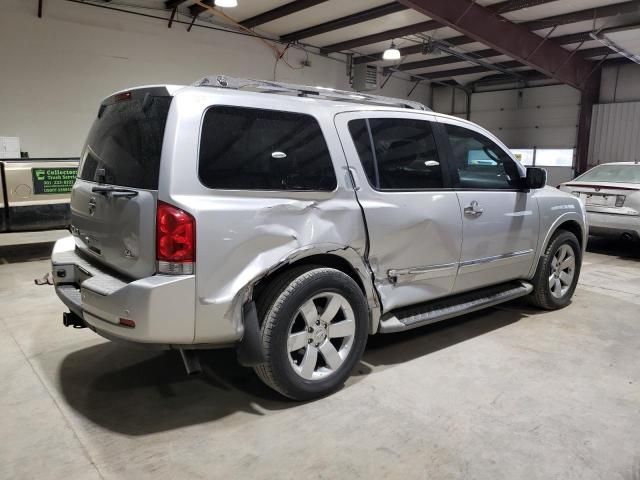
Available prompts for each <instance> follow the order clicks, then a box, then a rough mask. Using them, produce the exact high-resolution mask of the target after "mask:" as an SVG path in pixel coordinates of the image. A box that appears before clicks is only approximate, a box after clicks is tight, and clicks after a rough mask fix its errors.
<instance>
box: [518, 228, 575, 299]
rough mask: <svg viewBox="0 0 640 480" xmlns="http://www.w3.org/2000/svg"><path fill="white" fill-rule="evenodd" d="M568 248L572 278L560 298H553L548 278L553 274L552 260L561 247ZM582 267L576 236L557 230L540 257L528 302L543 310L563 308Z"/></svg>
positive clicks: (570, 295)
mask: <svg viewBox="0 0 640 480" xmlns="http://www.w3.org/2000/svg"><path fill="white" fill-rule="evenodd" d="M565 245H566V246H569V247H570V248H571V250H572V251H573V255H574V256H575V267H574V271H573V278H572V280H571V282H570V284H569V288H567V290H566V292H565V293H564V294H562V295H561V296H560V297H557V296H555V295H554V294H553V293H552V291H551V286H550V276H551V275H552V273H553V265H552V262H553V258H554V256H555V255H556V253H558V252H559V251H560V249H561V248H563V246H565ZM581 265H582V249H581V248H580V243H579V242H578V239H577V238H576V236H575V235H574V234H573V233H571V232H568V231H566V230H558V231H557V232H556V233H555V234H554V235H553V237H552V238H551V240H550V241H549V244H548V245H547V249H546V250H545V252H544V255H542V257H540V260H539V262H538V269H537V270H536V273H535V276H534V277H533V282H532V283H533V292H531V294H530V295H529V297H528V298H529V302H530V303H531V304H532V305H534V306H536V307H538V308H542V309H545V310H557V309H559V308H564V307H566V306H567V305H569V303H570V302H571V297H572V296H573V292H574V291H575V289H576V285H577V284H578V277H579V276H580V267H581Z"/></svg>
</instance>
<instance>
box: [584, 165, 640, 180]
mask: <svg viewBox="0 0 640 480" xmlns="http://www.w3.org/2000/svg"><path fill="white" fill-rule="evenodd" d="M576 180H580V181H581V182H612V183H640V165H607V164H604V165H599V166H597V167H594V168H592V169H591V170H589V171H588V172H587V173H585V174H583V175H581V176H579V177H578V178H576Z"/></svg>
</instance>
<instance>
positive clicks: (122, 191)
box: [91, 187, 138, 197]
mask: <svg viewBox="0 0 640 480" xmlns="http://www.w3.org/2000/svg"><path fill="white" fill-rule="evenodd" d="M91 191H92V192H93V193H99V194H100V195H104V196H106V197H108V196H112V197H135V196H136V195H138V191H137V190H131V189H129V188H117V187H93V188H92V189H91Z"/></svg>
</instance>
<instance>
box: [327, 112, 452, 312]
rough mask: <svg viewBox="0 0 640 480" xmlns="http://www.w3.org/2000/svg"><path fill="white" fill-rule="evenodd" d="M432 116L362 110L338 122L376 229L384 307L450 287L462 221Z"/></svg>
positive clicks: (371, 228) (374, 264)
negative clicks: (449, 182)
mask: <svg viewBox="0 0 640 480" xmlns="http://www.w3.org/2000/svg"><path fill="white" fill-rule="evenodd" d="M433 122H434V118H433V116H431V115H426V114H418V113H415V114H411V113H406V114H405V113H398V112H384V111H376V112H357V113H343V114H339V115H337V116H336V126H337V128H338V132H339V135H340V139H341V142H342V145H343V148H344V151H345V154H346V158H347V162H348V164H349V168H350V169H351V171H352V174H353V176H354V177H355V182H356V184H357V192H356V194H357V198H358V201H359V202H360V205H361V206H362V209H363V211H364V216H365V220H366V224H367V229H368V234H369V255H368V258H369V263H370V265H371V268H372V270H373V272H374V276H375V279H374V280H375V284H376V287H377V290H378V292H379V294H380V297H381V299H382V304H383V308H384V311H389V310H393V309H395V308H399V307H403V306H406V305H411V304H416V303H420V302H425V301H428V300H432V299H434V298H438V297H442V296H444V295H447V294H448V293H450V292H451V290H452V288H453V284H454V280H455V277H456V271H457V268H458V259H459V256H460V247H461V240H462V235H461V234H462V223H461V217H460V208H459V205H458V199H457V197H456V194H455V192H454V191H452V190H451V189H450V188H449V185H448V183H447V181H448V175H447V173H446V169H445V166H444V164H443V162H442V160H441V155H440V153H439V151H438V147H437V144H436V139H435V136H434V134H433V128H432V127H433Z"/></svg>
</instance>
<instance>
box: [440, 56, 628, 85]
mask: <svg viewBox="0 0 640 480" xmlns="http://www.w3.org/2000/svg"><path fill="white" fill-rule="evenodd" d="M627 62H628V61H627V60H626V59H625V58H613V59H611V60H607V61H605V62H604V63H603V65H607V66H609V65H619V64H621V63H627ZM518 74H519V75H521V76H522V77H523V78H524V79H525V80H527V81H532V80H548V78H549V77H547V76H546V75H545V74H543V73H540V72H538V71H537V70H521V71H519V72H518ZM511 81H513V77H510V76H509V75H504V74H502V73H498V74H496V75H489V76H488V77H483V78H481V79H480V80H478V81H476V82H474V84H475V85H483V86H487V85H500V84H504V83H507V82H511ZM448 82H449V81H444V82H441V83H442V84H445V83H448Z"/></svg>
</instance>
